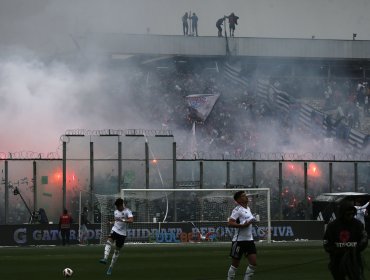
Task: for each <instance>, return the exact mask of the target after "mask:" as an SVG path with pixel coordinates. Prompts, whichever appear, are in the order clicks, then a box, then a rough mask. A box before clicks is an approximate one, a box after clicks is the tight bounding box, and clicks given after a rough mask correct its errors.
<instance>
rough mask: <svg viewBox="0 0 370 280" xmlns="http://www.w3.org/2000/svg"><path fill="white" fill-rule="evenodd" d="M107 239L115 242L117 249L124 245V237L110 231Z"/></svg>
mask: <svg viewBox="0 0 370 280" xmlns="http://www.w3.org/2000/svg"><path fill="white" fill-rule="evenodd" d="M109 238H111V239H112V240H113V241H115V242H116V247H117V248H122V247H123V244H125V239H126V236H124V235H120V234H118V233H117V232H115V231H113V230H112V231H111V232H110V234H109Z"/></svg>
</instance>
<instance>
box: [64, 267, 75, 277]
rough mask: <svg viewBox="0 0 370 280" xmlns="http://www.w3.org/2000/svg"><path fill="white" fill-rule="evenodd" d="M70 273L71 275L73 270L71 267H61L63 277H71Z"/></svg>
mask: <svg viewBox="0 0 370 280" xmlns="http://www.w3.org/2000/svg"><path fill="white" fill-rule="evenodd" d="M72 275H73V270H72V269H70V268H68V267H67V268H65V269H63V276H64V277H65V278H68V277H72Z"/></svg>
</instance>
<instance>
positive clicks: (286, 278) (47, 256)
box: [0, 243, 370, 280]
mask: <svg viewBox="0 0 370 280" xmlns="http://www.w3.org/2000/svg"><path fill="white" fill-rule="evenodd" d="M229 246H230V244H228V243H227V244H215V243H212V244H211V243H202V244H186V245H174V244H172V245H171V244H169V245H164V244H158V245H134V244H128V245H126V246H125V248H124V249H123V250H122V254H121V256H120V258H119V259H118V261H117V264H116V266H115V267H114V270H113V274H112V275H111V276H106V275H105V272H106V269H107V267H108V266H105V265H102V264H100V263H98V260H99V258H100V257H101V256H102V254H103V249H104V248H103V246H69V247H18V248H0V279H1V280H12V279H14V280H28V279H37V280H54V279H63V277H62V269H63V268H65V267H70V268H72V269H73V270H74V275H73V278H72V279H76V280H77V279H80V280H83V279H85V280H91V279H97V280H99V279H121V280H125V279H129V280H134V279H158V280H159V279H160V280H163V279H173V280H174V279H187V280H219V279H223V280H225V279H226V274H227V270H228V267H229V265H230V259H229V257H228V253H229ZM257 250H258V259H257V261H258V270H257V272H256V274H255V277H254V278H253V279H254V280H261V279H276V280H279V279H282V280H293V279H294V280H296V279H307V280H308V279H310V280H313V279H315V280H320V279H322V280H326V279H331V278H330V275H329V273H328V270H327V255H326V254H325V253H324V251H323V249H322V247H321V245H320V243H315V244H312V243H278V244H276V243H274V244H260V243H257ZM369 257H370V252H368V251H366V252H365V258H366V259H369ZM245 268H246V261H245V259H243V261H242V265H241V267H240V268H239V270H238V276H237V278H236V279H243V276H242V274H243V273H244V271H245ZM366 276H367V279H370V271H369V268H366Z"/></svg>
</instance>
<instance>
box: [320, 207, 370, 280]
mask: <svg viewBox="0 0 370 280" xmlns="http://www.w3.org/2000/svg"><path fill="white" fill-rule="evenodd" d="M355 215H356V208H355V207H354V206H353V204H352V203H351V202H349V201H344V202H341V204H340V207H339V215H338V218H337V219H335V220H334V221H332V222H330V223H329V224H328V226H327V228H326V231H325V234H324V241H323V246H324V249H325V251H326V252H327V253H329V257H330V262H329V270H330V272H331V274H332V276H333V279H335V280H345V279H350V280H363V279H365V278H364V268H363V260H362V257H361V252H362V251H363V250H365V248H366V247H367V244H368V239H367V233H366V231H365V229H364V227H363V225H362V224H361V222H360V221H358V220H357V219H355ZM347 277H348V278H347Z"/></svg>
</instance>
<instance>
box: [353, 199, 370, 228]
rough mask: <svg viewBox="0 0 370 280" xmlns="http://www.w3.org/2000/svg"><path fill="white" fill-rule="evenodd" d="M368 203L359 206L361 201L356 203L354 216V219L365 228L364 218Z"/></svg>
mask: <svg viewBox="0 0 370 280" xmlns="http://www.w3.org/2000/svg"><path fill="white" fill-rule="evenodd" d="M369 203H370V201H368V202H367V203H366V204H364V205H362V206H361V201H356V205H355V208H356V216H355V218H356V219H357V220H359V221H360V222H361V223H362V224H363V225H364V227H365V216H367V207H368V206H369Z"/></svg>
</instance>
